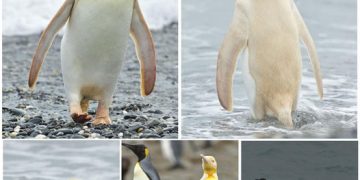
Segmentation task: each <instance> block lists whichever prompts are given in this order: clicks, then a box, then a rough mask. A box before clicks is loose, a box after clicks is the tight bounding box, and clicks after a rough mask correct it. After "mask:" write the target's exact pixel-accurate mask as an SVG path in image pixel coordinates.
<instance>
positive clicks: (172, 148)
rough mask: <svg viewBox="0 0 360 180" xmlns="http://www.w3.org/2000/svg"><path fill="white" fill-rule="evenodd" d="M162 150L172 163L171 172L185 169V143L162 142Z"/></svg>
mask: <svg viewBox="0 0 360 180" xmlns="http://www.w3.org/2000/svg"><path fill="white" fill-rule="evenodd" d="M161 149H162V151H163V154H164V155H165V157H166V158H167V159H168V160H169V161H170V162H171V164H172V165H171V167H170V168H169V170H174V169H183V168H184V165H183V164H182V162H181V158H182V151H183V142H182V141H177V140H175V141H174V140H164V141H161Z"/></svg>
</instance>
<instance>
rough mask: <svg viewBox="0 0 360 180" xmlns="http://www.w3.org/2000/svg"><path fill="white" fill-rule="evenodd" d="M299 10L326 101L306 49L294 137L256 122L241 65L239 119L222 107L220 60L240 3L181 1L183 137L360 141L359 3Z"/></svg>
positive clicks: (271, 123)
mask: <svg viewBox="0 0 360 180" xmlns="http://www.w3.org/2000/svg"><path fill="white" fill-rule="evenodd" d="M295 2H296V4H297V6H298V8H299V10H300V12H301V14H302V16H303V18H304V20H305V22H306V24H307V26H308V28H309V30H310V32H311V34H312V37H313V38H314V40H315V43H316V46H317V52H318V55H319V58H320V64H321V71H322V74H323V83H324V98H323V100H320V98H319V96H318V94H317V89H316V88H317V87H316V82H315V79H314V76H313V72H312V69H311V64H310V61H309V58H308V56H307V53H306V50H305V49H304V46H302V55H303V68H302V72H303V77H302V86H301V93H300V98H299V103H298V108H297V110H298V111H297V113H296V115H297V117H296V119H295V120H294V121H295V123H296V128H295V129H293V130H287V129H285V128H283V126H282V125H281V123H279V122H278V121H277V120H275V119H266V120H265V121H260V122H258V121H255V120H252V118H251V114H250V109H249V102H248V98H247V95H246V93H245V87H244V82H243V80H242V76H241V73H242V72H241V67H240V65H241V64H242V63H240V62H238V68H237V71H236V73H235V80H234V87H233V92H234V96H233V97H234V101H233V102H234V112H226V111H224V110H223V108H222V107H221V106H220V103H219V101H218V97H217V93H216V84H215V78H216V60H217V55H218V49H219V47H220V45H221V43H222V40H223V38H224V36H225V33H226V32H227V30H228V28H229V25H230V22H231V19H232V15H233V10H234V3H235V1H234V0H221V1H218V0H201V1H192V0H182V62H181V63H182V120H183V121H182V137H184V138H193V137H197V138H212V137H216V138H249V137H288V138H291V137H311V138H313V137H319V138H323V137H332V136H334V137H355V136H356V126H357V125H356V122H357V118H356V84H357V77H356V71H357V69H356V66H357V63H356V56H357V55H356V49H357V45H356V41H357V35H356V33H357V25H356V22H357V21H356V16H357V14H356V0H346V1H338V0H316V1H312V0H301V1H295ZM239 59H240V58H239ZM239 61H240V60H239Z"/></svg>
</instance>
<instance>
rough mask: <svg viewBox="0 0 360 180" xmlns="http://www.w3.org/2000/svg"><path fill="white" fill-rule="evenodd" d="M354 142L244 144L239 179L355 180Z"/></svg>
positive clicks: (355, 151) (355, 150)
mask: <svg viewBox="0 0 360 180" xmlns="http://www.w3.org/2000/svg"><path fill="white" fill-rule="evenodd" d="M357 152H358V151H357V142H243V143H242V157H243V158H242V170H241V172H242V175H241V176H242V179H244V180H253V179H260V178H266V179H267V180H289V179H291V180H314V179H317V180H325V179H326V180H339V179H344V180H345V179H346V180H357V179H358V178H357V177H358V173H357V169H358V168H357V164H358V163H357Z"/></svg>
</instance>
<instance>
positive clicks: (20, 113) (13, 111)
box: [2, 107, 26, 116]
mask: <svg viewBox="0 0 360 180" xmlns="http://www.w3.org/2000/svg"><path fill="white" fill-rule="evenodd" d="M2 109H3V110H4V111H8V112H9V113H10V114H12V115H14V116H24V115H25V114H26V111H24V110H22V109H16V108H7V107H3V108H2Z"/></svg>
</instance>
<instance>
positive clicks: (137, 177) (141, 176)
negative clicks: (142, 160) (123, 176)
mask: <svg viewBox="0 0 360 180" xmlns="http://www.w3.org/2000/svg"><path fill="white" fill-rule="evenodd" d="M134 180H149V178H148V177H147V175H146V174H145V172H144V171H143V169H142V168H141V167H140V164H139V163H136V165H135V168H134Z"/></svg>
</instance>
